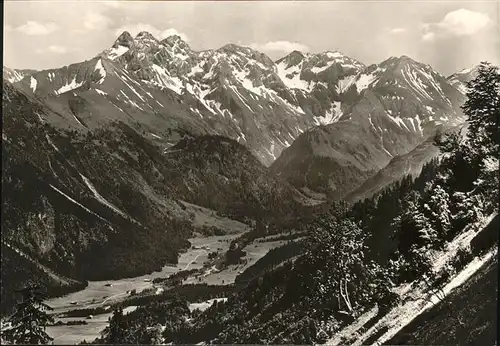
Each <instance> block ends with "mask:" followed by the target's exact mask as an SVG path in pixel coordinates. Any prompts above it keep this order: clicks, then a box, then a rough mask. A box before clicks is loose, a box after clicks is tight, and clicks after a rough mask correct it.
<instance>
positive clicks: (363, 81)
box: [355, 73, 377, 93]
mask: <svg viewBox="0 0 500 346" xmlns="http://www.w3.org/2000/svg"><path fill="white" fill-rule="evenodd" d="M376 80H377V76H376V75H375V74H373V73H368V74H365V73H362V74H361V75H359V77H358V78H357V79H356V82H355V84H356V90H357V91H358V93H360V92H361V91H363V90H365V89H366V88H368V87H369V86H371V85H372V83H373V82H375V81H376Z"/></svg>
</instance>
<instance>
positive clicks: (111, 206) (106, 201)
mask: <svg viewBox="0 0 500 346" xmlns="http://www.w3.org/2000/svg"><path fill="white" fill-rule="evenodd" d="M80 177H81V178H82V179H83V181H84V182H85V185H87V187H88V188H89V189H90V191H92V193H93V194H94V197H95V198H96V199H97V200H98V201H99V202H101V203H102V204H104V205H106V206H107V207H108V208H110V209H112V210H113V211H115V212H116V213H117V214H120V215H121V216H123V217H125V218H127V215H126V214H125V213H124V212H123V211H121V210H120V209H118V208H117V207H115V206H114V205H113V204H112V203H110V202H108V200H107V199H105V198H104V197H102V196H101V194H99V192H97V190H96V188H95V187H94V185H92V183H91V182H90V180H89V179H88V178H87V177H85V176H84V175H83V174H80Z"/></svg>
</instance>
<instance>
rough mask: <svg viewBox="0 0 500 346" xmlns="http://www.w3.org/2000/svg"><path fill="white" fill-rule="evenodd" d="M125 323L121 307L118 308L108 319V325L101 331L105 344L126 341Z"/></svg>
mask: <svg viewBox="0 0 500 346" xmlns="http://www.w3.org/2000/svg"><path fill="white" fill-rule="evenodd" d="M126 337H127V323H126V319H125V316H124V315H123V309H122V308H118V309H116V310H115V311H114V312H113V316H111V317H110V319H109V326H108V327H106V328H105V329H104V330H103V331H102V341H103V343H105V344H111V345H115V344H124V343H127V340H126Z"/></svg>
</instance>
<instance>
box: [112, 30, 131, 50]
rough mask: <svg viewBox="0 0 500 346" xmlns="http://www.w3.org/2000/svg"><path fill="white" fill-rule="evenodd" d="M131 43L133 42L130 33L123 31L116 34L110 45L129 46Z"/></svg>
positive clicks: (116, 46)
mask: <svg viewBox="0 0 500 346" xmlns="http://www.w3.org/2000/svg"><path fill="white" fill-rule="evenodd" d="M133 44H134V39H133V38H132V35H130V33H129V32H128V31H124V32H122V34H121V35H120V36H118V38H117V39H116V41H115V43H114V44H113V46H112V47H113V48H118V47H119V46H122V47H127V48H131V47H132V45H133Z"/></svg>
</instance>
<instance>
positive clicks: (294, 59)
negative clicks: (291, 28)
mask: <svg viewBox="0 0 500 346" xmlns="http://www.w3.org/2000/svg"><path fill="white" fill-rule="evenodd" d="M303 59H304V54H303V53H302V52H299V51H298V50H294V51H293V52H291V53H290V54H288V55H287V56H285V57H283V58H281V59H279V60H277V61H276V64H281V63H285V64H286V65H287V66H288V67H289V66H296V65H298V64H300V62H301V61H302V60H303Z"/></svg>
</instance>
